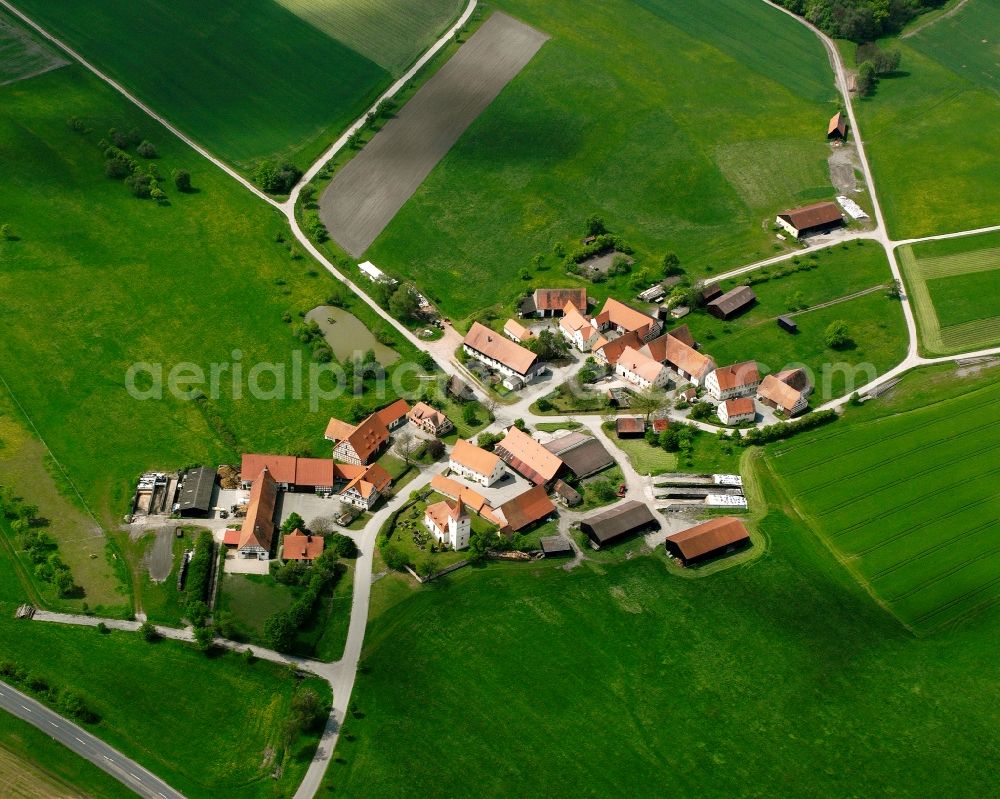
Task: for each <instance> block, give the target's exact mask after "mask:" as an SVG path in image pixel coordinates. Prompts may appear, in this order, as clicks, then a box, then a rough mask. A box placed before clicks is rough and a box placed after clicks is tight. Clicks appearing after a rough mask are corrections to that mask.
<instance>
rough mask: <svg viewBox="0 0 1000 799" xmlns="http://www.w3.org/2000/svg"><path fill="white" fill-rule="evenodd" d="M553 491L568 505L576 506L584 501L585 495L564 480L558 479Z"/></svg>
mask: <svg viewBox="0 0 1000 799" xmlns="http://www.w3.org/2000/svg"><path fill="white" fill-rule="evenodd" d="M552 491H553V492H554V493H555V495H556V496H557V497H559V499H561V500H562V501H563V502H565V503H566V506H567V507H570V508H575V507H576V506H577V505H579V504H580V503H581V502H583V497H581V496H580V492H579V491H577V490H576V489H575V488H573V486H571V485H570V484H569V483H567V482H565V481H563V480H556V481H555V483H553V484H552Z"/></svg>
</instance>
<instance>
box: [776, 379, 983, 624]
mask: <svg viewBox="0 0 1000 799" xmlns="http://www.w3.org/2000/svg"><path fill="white" fill-rule="evenodd" d="M920 374H921V373H917V374H915V375H912V376H911V377H910V378H909V380H911V381H913V382H916V381H919V380H920ZM960 382H962V383H963V387H964V391H963V392H962V393H961V394H958V395H955V394H952V393H949V394H948V395H946V396H945V397H944V398H941V399H939V400H938V401H934V399H933V398H930V399H928V400H927V401H925V403H924V404H923V405H921V406H917V407H912V406H909V407H905V408H904V409H901V410H899V411H898V412H893V403H892V401H890V402H889V403H888V404H887V405H886V406H885V408H881V407H876V408H875V409H868V408H863V409H861V410H860V411H856V412H855V411H852V413H851V414H850V422H849V423H842V424H836V425H833V426H831V427H828V428H824V429H823V430H822V431H819V432H817V433H814V434H810V435H803V436H799V437H797V438H795V439H792V440H790V441H788V442H787V443H783V444H780V445H778V446H776V447H774V448H773V449H771V450H770V452H769V456H768V457H769V460H770V462H771V464H772V466H773V468H774V469H775V470H776V471H777V472H778V473H779V474H780V475H781V478H782V480H783V482H784V483H785V484H786V485H787V487H788V489H789V493H790V494H792V495H793V496H794V497H795V500H794V501H795V504H796V506H797V507H798V508H799V509H800V510H801V512H802V514H803V515H804V516H805V517H806V518H807V519H808V520H809V522H810V525H811V526H812V527H813V528H814V529H815V531H816V532H817V534H818V535H819V536H820V537H821V538H822V540H823V541H824V542H825V543H826V544H827V545H828V546H829V547H830V548H831V550H832V551H833V552H834V553H835V554H836V555H837V557H838V559H839V560H840V561H841V562H842V563H844V565H845V566H846V567H847V568H848V569H849V570H850V571H851V573H852V574H854V575H855V576H856V577H857V578H858V580H859V581H860V582H861V583H862V584H863V585H865V586H866V587H867V588H868V589H869V590H870V591H871V592H872V594H873V596H875V597H876V598H877V599H878V601H879V602H881V603H882V604H883V605H884V606H885V607H886V608H887V609H888V610H889V611H890V612H892V613H893V614H894V615H895V616H896V617H897V618H899V620H900V621H901V622H902V623H903V624H905V625H906V626H907V627H908V628H910V629H911V630H913V631H915V632H917V633H921V634H923V633H931V632H934V631H936V630H939V629H941V628H943V627H947V626H949V625H953V624H955V623H957V622H959V621H961V620H963V619H965V618H967V617H969V616H974V615H975V614H977V613H980V612H982V611H983V610H984V609H986V608H989V607H992V606H994V605H995V604H996V603H997V602H998V600H1000V578H998V577H997V574H998V569H1000V546H998V545H997V532H998V529H1000V522H998V517H1000V501H998V499H997V497H996V493H995V491H994V490H993V487H994V486H995V485H996V475H997V473H1000V467H998V466H997V464H998V462H1000V461H998V458H997V452H998V451H1000V421H998V419H1000V416H998V413H997V409H998V407H1000V385H998V384H997V383H996V381H995V379H994V377H993V376H992V375H988V376H986V377H985V378H984V377H979V378H973V379H967V380H965V381H960Z"/></svg>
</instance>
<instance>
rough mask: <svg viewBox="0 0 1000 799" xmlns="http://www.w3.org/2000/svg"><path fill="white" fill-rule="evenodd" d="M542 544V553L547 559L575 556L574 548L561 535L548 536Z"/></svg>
mask: <svg viewBox="0 0 1000 799" xmlns="http://www.w3.org/2000/svg"><path fill="white" fill-rule="evenodd" d="M540 543H541V547H542V552H543V554H544V555H545V557H547V558H558V557H565V556H568V555H572V554H573V547H572V546H570V543H569V541H567V540H566V539H565V538H563V537H562V536H561V535H547V536H545V537H544V538H543V539H542V540H541V542H540Z"/></svg>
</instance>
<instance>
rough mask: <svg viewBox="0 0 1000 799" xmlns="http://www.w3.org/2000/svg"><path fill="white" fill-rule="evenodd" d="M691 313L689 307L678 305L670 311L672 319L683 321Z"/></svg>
mask: <svg viewBox="0 0 1000 799" xmlns="http://www.w3.org/2000/svg"><path fill="white" fill-rule="evenodd" d="M689 313H691V309H690V308H689V307H688V306H687V305H676V306H674V307H673V308H671V309H670V318H671V319H683V318H684V317H685V316H687V315H688V314H689Z"/></svg>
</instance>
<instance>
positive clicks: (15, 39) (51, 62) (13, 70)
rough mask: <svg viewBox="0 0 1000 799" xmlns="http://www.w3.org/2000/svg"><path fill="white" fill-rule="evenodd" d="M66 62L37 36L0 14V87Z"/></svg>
mask: <svg viewBox="0 0 1000 799" xmlns="http://www.w3.org/2000/svg"><path fill="white" fill-rule="evenodd" d="M66 63H67V62H66V61H65V60H64V59H63V58H62V57H61V56H60V55H57V54H56V52H55V51H54V50H53V49H52V48H51V47H49V46H48V45H45V44H42V43H41V42H40V41H39V39H38V37H36V36H32V35H30V34H29V33H28V32H27V31H26V30H24V29H22V28H21V27H19V26H17V25H15V24H14V23H13V22H11V21H10V20H9V18H8V16H7V15H6V14H3V13H0V86H3V85H5V84H8V83H14V82H15V81H18V80H25V79H27V78H30V77H32V76H33V75H40V74H41V73H43V72H47V71H48V70H50V69H56V68H58V67H61V66H64V65H65V64H66Z"/></svg>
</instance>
